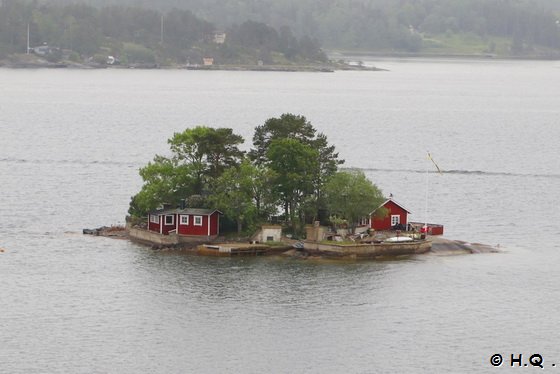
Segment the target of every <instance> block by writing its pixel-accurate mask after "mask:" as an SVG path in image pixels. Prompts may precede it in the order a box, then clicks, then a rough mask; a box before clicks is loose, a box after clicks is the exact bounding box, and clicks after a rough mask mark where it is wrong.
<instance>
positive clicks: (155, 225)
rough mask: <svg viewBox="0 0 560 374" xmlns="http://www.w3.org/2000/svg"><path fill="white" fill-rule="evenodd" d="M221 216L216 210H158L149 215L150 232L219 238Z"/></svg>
mask: <svg viewBox="0 0 560 374" xmlns="http://www.w3.org/2000/svg"><path fill="white" fill-rule="evenodd" d="M220 215H222V212H220V211H219V210H216V209H214V210H212V209H192V208H186V209H158V210H155V211H152V212H150V213H149V215H148V230H149V231H153V232H157V233H160V234H162V235H169V234H174V233H177V234H179V235H185V236H206V237H210V236H217V235H218V234H219V233H220Z"/></svg>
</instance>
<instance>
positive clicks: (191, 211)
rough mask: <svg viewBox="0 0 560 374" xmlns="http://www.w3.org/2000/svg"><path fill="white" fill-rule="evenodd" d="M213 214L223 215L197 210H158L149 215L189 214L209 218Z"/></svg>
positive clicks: (212, 210) (213, 210)
mask: <svg viewBox="0 0 560 374" xmlns="http://www.w3.org/2000/svg"><path fill="white" fill-rule="evenodd" d="M214 212H218V213H219V214H223V213H222V212H220V211H219V210H218V209H197V208H185V209H180V208H175V209H158V210H153V211H151V212H150V214H153V215H158V216H162V215H166V214H191V215H195V216H209V215H210V214H212V213H214Z"/></svg>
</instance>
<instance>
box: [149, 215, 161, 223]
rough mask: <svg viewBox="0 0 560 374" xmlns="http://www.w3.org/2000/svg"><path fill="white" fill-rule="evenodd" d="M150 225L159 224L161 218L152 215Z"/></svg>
mask: <svg viewBox="0 0 560 374" xmlns="http://www.w3.org/2000/svg"><path fill="white" fill-rule="evenodd" d="M150 223H157V224H159V216H157V215H155V214H150Z"/></svg>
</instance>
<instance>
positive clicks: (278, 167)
mask: <svg viewBox="0 0 560 374" xmlns="http://www.w3.org/2000/svg"><path fill="white" fill-rule="evenodd" d="M266 156H267V159H269V164H268V165H269V167H270V169H271V170H272V171H274V172H275V173H276V177H275V178H274V185H273V187H272V188H273V190H274V191H275V192H276V193H278V195H279V198H280V200H281V201H282V203H283V205H284V212H285V215H286V217H289V221H290V222H291V224H292V229H293V230H294V232H296V231H297V229H298V223H299V224H300V227H299V228H300V229H302V228H303V224H304V223H305V217H304V212H305V209H304V205H303V203H304V202H306V200H307V199H308V198H309V196H310V195H312V194H313V191H314V183H313V182H314V181H315V180H316V179H317V172H318V169H319V165H318V159H319V152H318V151H317V150H316V149H313V148H312V147H311V146H309V145H306V144H303V143H302V142H301V141H299V140H297V139H289V138H288V139H286V138H284V139H275V140H273V141H272V142H271V143H270V146H269V148H268V151H267V154H266Z"/></svg>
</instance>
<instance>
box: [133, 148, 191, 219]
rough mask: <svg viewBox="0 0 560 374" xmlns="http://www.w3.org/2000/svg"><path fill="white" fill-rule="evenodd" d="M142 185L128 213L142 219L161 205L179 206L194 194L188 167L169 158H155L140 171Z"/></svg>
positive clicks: (189, 167)
mask: <svg viewBox="0 0 560 374" xmlns="http://www.w3.org/2000/svg"><path fill="white" fill-rule="evenodd" d="M140 176H141V177H142V179H143V181H144V185H143V186H142V189H141V190H140V192H138V193H137V194H136V195H134V196H133V197H132V199H131V202H130V208H129V210H128V213H129V214H130V215H132V216H135V217H142V216H144V215H146V213H147V212H149V211H150V210H154V209H155V208H156V207H158V206H159V205H161V204H163V203H169V204H173V205H177V204H179V202H180V201H181V200H183V199H184V198H185V197H187V196H190V195H192V194H193V193H194V189H195V182H196V181H195V179H194V177H193V173H192V169H191V166H190V165H186V164H184V165H178V164H177V162H176V161H174V160H173V159H171V158H167V157H163V156H155V157H154V160H153V161H152V162H150V163H148V165H146V166H144V167H143V168H141V169H140Z"/></svg>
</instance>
